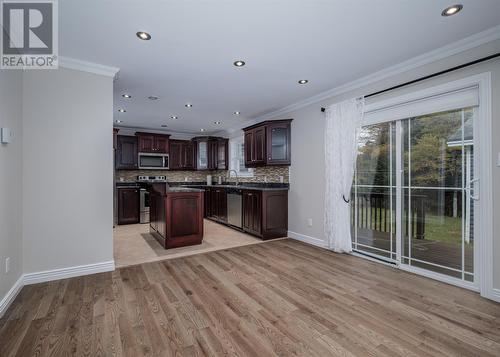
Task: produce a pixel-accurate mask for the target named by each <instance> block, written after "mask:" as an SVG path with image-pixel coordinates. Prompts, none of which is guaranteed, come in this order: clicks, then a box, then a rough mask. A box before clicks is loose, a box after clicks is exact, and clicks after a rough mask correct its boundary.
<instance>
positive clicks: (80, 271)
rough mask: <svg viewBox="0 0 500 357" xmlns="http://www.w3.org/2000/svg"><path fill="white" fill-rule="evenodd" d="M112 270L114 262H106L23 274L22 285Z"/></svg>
mask: <svg viewBox="0 0 500 357" xmlns="http://www.w3.org/2000/svg"><path fill="white" fill-rule="evenodd" d="M113 270H115V261H114V260H110V261H108V262H101V263H95V264H87V265H79V266H75V267H68V268H62V269H54V270H47V271H41V272H36V273H28V274H24V280H23V282H24V285H31V284H38V283H44V282H47V281H52V280H60V279H67V278H74V277H77V276H82V275H90V274H97V273H104V272H108V271H113Z"/></svg>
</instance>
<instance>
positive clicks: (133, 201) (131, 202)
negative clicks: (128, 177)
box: [117, 188, 139, 224]
mask: <svg viewBox="0 0 500 357" xmlns="http://www.w3.org/2000/svg"><path fill="white" fill-rule="evenodd" d="M117 191H118V224H131V223H139V190H138V189H137V188H120V189H117Z"/></svg>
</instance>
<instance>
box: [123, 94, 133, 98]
mask: <svg viewBox="0 0 500 357" xmlns="http://www.w3.org/2000/svg"><path fill="white" fill-rule="evenodd" d="M122 97H123V98H132V96H131V95H130V94H122Z"/></svg>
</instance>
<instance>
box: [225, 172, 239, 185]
mask: <svg viewBox="0 0 500 357" xmlns="http://www.w3.org/2000/svg"><path fill="white" fill-rule="evenodd" d="M231 172H234V176H235V177H236V186H238V185H239V184H240V180H239V179H238V172H237V171H236V170H228V172H227V177H231Z"/></svg>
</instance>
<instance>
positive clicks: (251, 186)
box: [115, 181, 290, 192]
mask: <svg viewBox="0 0 500 357" xmlns="http://www.w3.org/2000/svg"><path fill="white" fill-rule="evenodd" d="M162 183H163V182H149V184H162ZM115 184H116V186H117V188H120V187H122V188H125V187H131V186H132V187H134V186H137V187H139V186H140V184H141V182H135V181H116V182H115ZM168 185H169V188H168V191H170V192H189V190H193V191H191V192H196V191H203V190H204V189H205V188H207V187H220V188H233V189H239V190H256V191H288V190H290V187H289V185H288V184H282V183H258V182H242V183H240V184H239V185H238V186H236V185H235V184H229V183H223V184H221V185H219V184H212V185H207V184H206V183H204V182H168ZM175 190H178V191H175ZM195 190H196V191H195Z"/></svg>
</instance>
